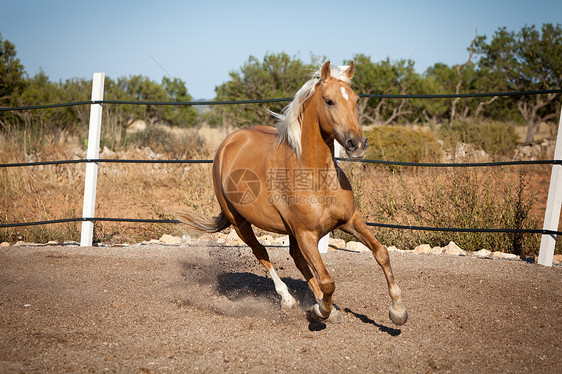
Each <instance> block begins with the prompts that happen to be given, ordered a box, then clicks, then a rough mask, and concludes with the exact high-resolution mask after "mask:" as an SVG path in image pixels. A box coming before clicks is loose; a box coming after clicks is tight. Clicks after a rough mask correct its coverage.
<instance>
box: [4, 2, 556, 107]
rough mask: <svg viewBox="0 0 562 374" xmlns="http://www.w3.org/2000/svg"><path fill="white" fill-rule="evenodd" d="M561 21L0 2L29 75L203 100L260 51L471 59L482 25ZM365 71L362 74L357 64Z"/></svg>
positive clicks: (445, 6) (429, 7)
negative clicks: (178, 88) (176, 91)
mask: <svg viewBox="0 0 562 374" xmlns="http://www.w3.org/2000/svg"><path fill="white" fill-rule="evenodd" d="M543 23H562V1H560V0H549V1H546V0H534V1H529V0H524V1H521V0H507V1H498V0H469V1H466V0H465V1H455V0H448V1H441V0H439V1H432V0H425V1H407V0H403V1H402V0H387V1H360V0H340V1H331V0H326V1H305V0H300V1H294V0H278V1H244V0H237V1H213V0H198V1H191V0H184V1H167V0H160V1H156V0H154V1H143V0H139V1H131V0H124V1H119V0H113V1H106V0H97V1H93V2H92V1H79V0H72V1H69V0H49V1H45V0H0V33H1V34H2V38H3V39H7V40H9V41H11V42H12V43H14V44H15V45H16V49H17V54H18V57H19V58H20V60H21V62H22V64H23V65H24V66H25V69H26V71H27V73H28V74H29V75H34V74H36V73H37V72H39V69H43V70H44V71H45V73H46V74H47V75H48V76H49V78H50V79H51V80H54V81H58V80H60V79H62V80H65V79H68V78H73V77H84V78H91V77H92V74H93V73H94V72H105V73H106V75H107V76H109V77H112V78H117V77H120V76H129V75H137V74H142V75H145V76H148V77H150V78H151V79H153V80H155V81H158V82H160V81H161V79H162V77H163V76H164V75H166V74H170V75H171V76H173V77H178V78H181V79H182V80H183V81H185V82H186V85H187V88H188V90H189V92H190V93H191V95H192V96H194V98H196V99H198V98H206V99H212V98H213V97H214V88H215V86H217V85H219V84H221V83H223V82H225V81H227V80H228V79H229V76H228V73H229V72H231V71H234V70H237V69H239V68H240V66H242V65H243V64H244V62H246V61H247V60H248V57H249V56H250V55H253V56H256V57H258V58H259V59H261V58H262V57H263V56H264V55H265V54H266V53H279V52H286V53H288V54H289V55H291V56H297V57H300V58H301V59H302V60H303V61H304V62H307V63H308V62H310V61H311V60H310V56H311V54H314V55H316V56H326V57H327V58H328V59H330V60H331V61H332V62H333V63H336V64H341V63H342V62H343V60H346V59H350V58H352V56H353V55H354V54H357V53H363V54H365V55H367V56H370V57H371V60H372V61H380V60H383V59H386V58H387V57H389V58H390V59H392V60H396V59H401V58H404V59H408V58H409V59H412V60H414V61H415V63H416V64H415V66H416V69H417V70H418V71H420V72H423V71H424V70H425V69H426V68H427V67H428V66H431V65H433V64H434V63H436V62H443V63H446V64H448V65H454V64H457V63H463V62H465V61H466V59H467V56H468V53H467V47H468V46H469V44H470V41H471V40H472V39H473V37H474V35H475V31H476V30H478V34H479V35H487V36H488V37H491V36H492V35H493V33H494V32H495V31H496V30H497V29H498V28H499V27H502V26H505V27H507V28H508V30H514V31H518V30H520V29H521V27H523V26H524V25H532V24H535V25H537V26H540V25H541V24H543ZM357 73H358V74H360V73H361V72H360V71H358V72H357Z"/></svg>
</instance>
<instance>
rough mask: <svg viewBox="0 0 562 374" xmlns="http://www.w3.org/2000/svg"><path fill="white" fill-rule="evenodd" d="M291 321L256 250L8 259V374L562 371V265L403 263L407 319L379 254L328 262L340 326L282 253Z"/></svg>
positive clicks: (274, 252)
mask: <svg viewBox="0 0 562 374" xmlns="http://www.w3.org/2000/svg"><path fill="white" fill-rule="evenodd" d="M270 254H271V258H272V260H273V261H274V263H275V265H276V267H277V269H278V272H279V275H280V276H281V277H282V278H283V279H284V280H285V282H286V283H287V284H288V286H289V289H290V290H291V292H292V294H293V295H294V296H295V297H296V298H297V300H299V302H300V305H299V307H298V308H296V309H295V310H292V311H289V312H283V311H281V308H280V305H279V302H278V298H277V295H276V294H275V291H274V290H273V283H272V281H271V280H270V279H269V278H268V277H267V275H266V272H265V271H264V270H263V269H262V268H261V266H260V265H259V264H257V261H256V260H255V259H254V257H253V255H252V254H251V250H250V249H249V248H247V247H223V246H219V245H214V244H210V243H209V244H208V245H202V244H196V243H195V244H193V245H185V246H158V245H156V246H140V245H139V246H131V247H125V248H115V247H112V248H103V247H90V248H80V247H71V246H58V247H4V248H0V264H1V265H0V285H1V287H0V336H1V339H0V372H2V373H19V372H36V371H37V372H57V373H60V372H88V373H99V372H119V373H161V372H162V373H165V372H172V371H175V372H193V373H199V372H205V373H215V372H216V373H222V372H234V373H243V372H249V373H273V372H305V373H311V372H318V371H325V372H328V373H339V372H344V371H345V372H352V373H354V372H356V373H371V372H405V373H431V372H457V373H459V372H463V373H464V372H479V373H480V372H521V373H529V372H533V373H541V372H545V373H560V372H562V266H554V267H552V268H547V267H542V266H540V265H536V264H529V263H526V262H523V261H507V260H499V259H494V260H491V259H478V258H473V257H452V256H433V255H421V254H420V255H415V254H411V253H399V252H393V253H391V256H392V264H393V267H394V272H395V274H396V277H397V280H398V282H399V285H400V286H401V288H402V291H403V296H404V297H403V298H404V302H405V304H406V306H407V308H408V310H409V315H410V319H409V321H408V323H407V324H406V325H404V326H402V327H400V328H398V327H397V326H394V325H393V324H392V323H391V322H390V320H389V318H388V305H389V302H390V299H389V297H388V295H387V290H386V284H385V281H384V277H383V275H382V272H381V270H380V268H379V267H378V265H377V264H376V262H375V261H374V259H373V258H372V256H371V255H369V254H366V253H352V252H346V251H333V252H329V253H328V254H325V255H323V258H324V261H325V263H326V266H327V268H328V270H329V271H330V272H331V274H332V276H333V277H334V279H335V281H336V293H335V297H334V300H335V303H336V306H337V308H338V309H339V310H340V312H339V313H340V315H341V316H342V318H341V320H340V322H339V323H327V324H324V323H320V322H318V321H315V320H313V319H311V318H309V317H308V314H307V310H309V309H310V308H311V306H312V304H313V298H312V294H311V292H310V291H309V290H308V288H307V286H306V283H305V282H304V281H303V280H302V278H301V276H300V274H299V273H298V271H297V270H296V268H295V266H294V265H293V263H292V260H291V259H290V256H289V254H288V248H285V247H278V248H272V249H271V250H270Z"/></svg>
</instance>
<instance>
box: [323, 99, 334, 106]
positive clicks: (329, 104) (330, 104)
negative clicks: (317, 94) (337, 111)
mask: <svg viewBox="0 0 562 374" xmlns="http://www.w3.org/2000/svg"><path fill="white" fill-rule="evenodd" d="M324 102H325V103H326V105H327V106H332V105H334V102H333V101H332V100H330V99H324Z"/></svg>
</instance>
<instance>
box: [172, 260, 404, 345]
mask: <svg viewBox="0 0 562 374" xmlns="http://www.w3.org/2000/svg"><path fill="white" fill-rule="evenodd" d="M183 265H184V269H185V270H189V273H190V274H191V276H190V277H189V278H191V280H192V281H193V280H195V281H196V282H197V283H201V284H209V285H212V286H213V288H215V290H216V292H217V294H218V296H220V297H226V298H227V299H228V300H230V301H232V302H234V303H238V304H242V303H244V302H245V301H246V300H248V299H250V300H251V299H260V300H262V301H264V300H265V301H266V303H267V304H268V305H269V307H271V310H274V309H276V308H278V306H279V303H280V300H279V295H277V293H276V292H275V288H274V284H273V281H272V280H271V279H270V278H268V277H267V276H261V275H257V274H254V273H251V272H214V271H210V272H208V271H205V270H204V269H202V268H201V267H200V266H195V265H191V264H187V263H185V264H183ZM194 278H195V279H194ZM282 280H283V282H285V284H286V285H287V287H288V288H289V292H290V293H291V295H293V297H294V298H295V299H296V300H297V302H298V303H299V306H300V308H301V309H304V310H306V311H307V312H306V319H307V321H308V323H309V325H308V329H309V330H310V331H321V330H324V329H325V328H326V327H327V326H326V323H325V322H324V321H320V320H318V319H317V318H316V317H315V315H314V313H313V312H312V310H311V309H312V306H313V305H314V304H315V303H316V300H315V298H314V295H313V294H312V291H310V288H309V287H308V284H307V283H306V282H305V281H304V280H302V279H294V278H287V277H285V278H282ZM184 303H186V304H191V303H190V302H188V301H184ZM269 307H268V309H270V308H269ZM334 307H335V308H336V309H338V310H339V312H340V313H342V312H345V313H347V314H350V315H353V316H354V317H356V318H357V319H359V320H360V321H361V322H363V323H366V324H370V325H373V326H375V327H377V328H378V329H379V330H380V331H381V332H384V333H387V334H389V335H391V336H398V335H400V334H401V330H400V329H394V328H391V327H387V326H384V325H382V324H379V323H377V322H376V321H374V320H372V319H371V318H369V317H367V316H366V315H363V314H360V313H356V312H354V311H352V310H351V309H349V308H345V309H343V310H341V309H340V308H339V307H338V306H337V305H334ZM241 309H244V307H243V306H242V308H241ZM247 312H249V313H252V312H255V310H254V309H252V306H247ZM328 323H329V322H328Z"/></svg>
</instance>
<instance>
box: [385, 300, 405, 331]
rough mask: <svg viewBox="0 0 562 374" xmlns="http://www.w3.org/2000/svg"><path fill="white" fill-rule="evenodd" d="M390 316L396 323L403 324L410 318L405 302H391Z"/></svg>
mask: <svg viewBox="0 0 562 374" xmlns="http://www.w3.org/2000/svg"><path fill="white" fill-rule="evenodd" d="M388 316H389V317H390V320H391V321H392V322H393V323H394V324H395V325H398V326H402V325H403V324H405V323H406V321H407V320H408V311H407V310H406V308H405V307H404V305H403V304H397V305H396V306H395V305H394V304H390V308H389V309H388Z"/></svg>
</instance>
